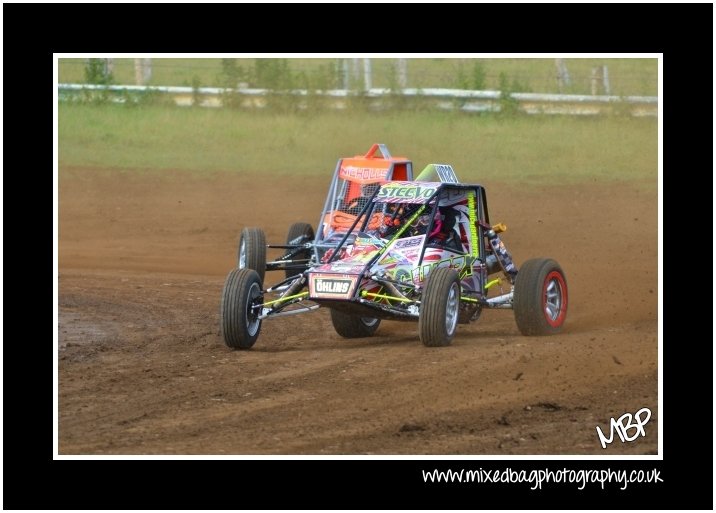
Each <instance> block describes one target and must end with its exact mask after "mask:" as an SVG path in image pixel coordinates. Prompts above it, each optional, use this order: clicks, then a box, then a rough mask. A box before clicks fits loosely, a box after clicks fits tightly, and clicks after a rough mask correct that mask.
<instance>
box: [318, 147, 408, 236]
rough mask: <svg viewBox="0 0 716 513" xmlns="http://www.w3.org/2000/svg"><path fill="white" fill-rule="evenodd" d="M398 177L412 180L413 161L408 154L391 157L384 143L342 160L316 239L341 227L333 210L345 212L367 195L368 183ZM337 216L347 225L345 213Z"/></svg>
mask: <svg viewBox="0 0 716 513" xmlns="http://www.w3.org/2000/svg"><path fill="white" fill-rule="evenodd" d="M395 180H398V181H410V180H413V163H412V161H410V160H408V159H407V158H405V157H394V156H392V155H391V154H390V151H389V150H388V147H387V146H386V145H385V144H381V143H375V144H373V145H372V146H371V147H370V149H369V150H368V151H367V152H366V153H365V154H364V155H356V156H354V157H345V158H341V159H339V160H338V163H337V165H336V169H335V172H334V174H333V181H332V183H331V186H330V188H329V189H328V196H327V198H326V203H325V205H324V207H323V212H322V214H321V218H320V221H319V223H320V224H319V229H318V230H317V237H316V240H317V241H320V240H322V239H323V237H324V236H325V235H326V233H327V230H326V228H328V227H329V226H330V227H332V228H337V227H338V226H336V220H335V219H334V218H333V216H332V215H331V213H333V212H334V211H335V212H338V211H340V210H343V211H344V212H345V210H346V206H347V205H350V204H351V203H352V202H353V200H355V199H357V198H358V199H360V198H362V197H364V196H366V191H369V190H370V189H365V188H364V186H365V185H366V184H383V183H386V182H389V181H395ZM342 213H343V212H342ZM338 218H339V224H341V225H344V224H347V221H346V218H345V217H344V216H342V215H340V214H339V216H338ZM329 220H330V221H329ZM340 227H341V228H344V226H340Z"/></svg>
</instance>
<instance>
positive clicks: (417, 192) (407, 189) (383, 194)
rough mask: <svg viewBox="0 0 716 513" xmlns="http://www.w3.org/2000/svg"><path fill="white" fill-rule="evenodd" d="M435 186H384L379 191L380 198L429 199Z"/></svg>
mask: <svg viewBox="0 0 716 513" xmlns="http://www.w3.org/2000/svg"><path fill="white" fill-rule="evenodd" d="M435 190H436V189H435V188H434V187H421V186H420V185H415V186H397V187H396V186H385V185H384V186H383V187H381V188H380V190H379V191H378V196H377V197H378V198H380V199H383V198H402V199H406V200H418V199H427V198H429V197H430V196H432V195H433V194H434V193H435Z"/></svg>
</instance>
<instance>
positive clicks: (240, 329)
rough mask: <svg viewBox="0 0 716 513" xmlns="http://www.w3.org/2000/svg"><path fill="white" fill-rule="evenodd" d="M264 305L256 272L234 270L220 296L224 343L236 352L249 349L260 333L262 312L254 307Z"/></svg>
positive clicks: (251, 270)
mask: <svg viewBox="0 0 716 513" xmlns="http://www.w3.org/2000/svg"><path fill="white" fill-rule="evenodd" d="M261 303H263V293H262V290H261V279H260V278H259V275H258V274H257V273H256V271H254V270H253V269H238V268H237V269H233V270H232V271H231V272H230V273H229V275H228V276H227V277H226V281H225V282H224V289H223V291H222V292H221V311H220V312H219V316H220V318H221V332H222V334H223V336H224V342H225V343H226V345H227V346H229V347H231V348H233V349H249V348H250V347H251V346H253V345H254V342H256V339H257V338H258V337H259V332H260V331H261V320H260V319H259V318H258V315H259V313H260V311H257V310H255V309H254V308H253V307H254V306H255V305H257V304H261Z"/></svg>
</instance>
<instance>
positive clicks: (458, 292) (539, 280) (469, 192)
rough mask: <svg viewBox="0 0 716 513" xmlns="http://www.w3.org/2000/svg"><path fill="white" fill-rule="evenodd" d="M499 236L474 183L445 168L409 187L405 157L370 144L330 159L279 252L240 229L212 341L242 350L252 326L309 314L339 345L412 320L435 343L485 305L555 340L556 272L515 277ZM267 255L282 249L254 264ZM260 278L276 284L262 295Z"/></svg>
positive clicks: (445, 341) (558, 309) (529, 268)
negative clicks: (271, 276)
mask: <svg viewBox="0 0 716 513" xmlns="http://www.w3.org/2000/svg"><path fill="white" fill-rule="evenodd" d="M379 152H380V155H378V153H379ZM504 230H506V227H505V226H504V225H502V224H497V225H494V226H493V225H491V224H490V218H489V214H488V208H487V196H486V192H485V189H484V187H482V186H481V185H477V184H462V183H459V182H458V180H457V177H456V175H455V172H454V170H453V168H452V167H451V166H450V165H447V164H430V165H428V166H427V167H426V168H425V169H424V170H423V171H422V172H421V173H420V174H419V175H418V176H417V177H416V178H415V179H413V176H412V163H411V162H410V161H409V160H407V159H404V158H394V157H391V155H390V153H389V152H388V150H387V148H386V147H385V146H384V145H380V144H376V145H373V147H372V148H371V150H370V151H369V152H368V153H367V154H366V155H364V156H359V157H354V158H346V159H340V160H339V161H338V164H337V166H336V170H335V172H334V176H333V181H332V183H331V187H330V189H329V192H328V197H327V199H326V203H325V205H324V208H323V212H322V214H321V218H320V220H319V222H318V225H317V230H315V231H314V230H313V227H312V226H311V225H309V224H308V223H295V224H294V225H292V226H291V227H290V229H289V233H288V238H287V243H286V244H284V245H267V244H266V241H265V236H264V233H263V231H262V230H261V229H259V228H245V229H244V230H243V232H242V234H241V238H240V241H239V254H238V267H237V268H235V269H233V270H232V271H231V272H230V273H229V275H228V276H227V278H226V282H225V284H224V288H223V292H222V299H221V311H220V317H221V328H222V333H223V337H224V341H225V342H226V344H227V345H228V346H229V347H232V348H238V349H248V348H250V347H252V346H253V345H254V343H255V342H256V339H257V338H258V336H259V332H260V330H261V323H262V322H263V320H264V319H268V318H272V317H280V316H282V315H293V314H298V313H303V312H310V311H313V310H315V309H317V308H319V307H321V306H323V307H328V308H330V312H331V320H332V323H333V326H334V328H335V330H336V332H337V333H338V334H339V335H341V336H343V337H346V338H356V337H368V336H371V335H373V334H374V333H375V331H376V330H377V329H378V326H379V325H380V321H381V319H392V320H404V321H417V323H418V333H419V336H420V340H421V341H422V342H423V344H425V345H426V346H446V345H449V344H450V342H451V341H452V339H453V337H454V335H455V332H456V329H457V325H458V324H461V323H462V324H466V323H469V322H471V321H475V320H477V319H478V317H479V316H480V313H481V312H482V310H483V309H485V308H491V309H495V308H497V309H513V310H514V314H515V320H516V322H517V327H518V328H519V330H520V331H521V332H522V333H523V334H524V335H548V334H553V333H557V332H559V331H560V330H561V328H562V326H563V324H564V321H565V317H566V314H567V302H568V301H567V299H568V293H567V281H566V279H565V276H564V273H563V272H562V269H561V267H560V266H559V264H558V263H557V262H555V261H554V260H552V259H548V258H535V259H532V260H527V261H526V262H525V263H523V264H522V265H521V266H520V268H519V269H518V268H517V266H516V265H515V263H514V262H513V260H512V257H511V255H510V253H509V251H508V250H507V248H506V247H505V245H504V243H503V242H502V241H501V239H500V237H499V233H501V232H503V231H504ZM267 247H269V248H281V249H284V250H285V251H286V252H285V254H284V255H283V256H281V257H280V258H278V259H276V260H274V261H271V262H266V248H267ZM271 270H281V271H283V272H284V273H285V277H284V279H282V280H281V281H279V282H278V283H276V284H274V285H272V286H270V287H266V286H265V285H264V277H265V272H266V271H271Z"/></svg>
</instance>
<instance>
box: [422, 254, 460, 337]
mask: <svg viewBox="0 0 716 513" xmlns="http://www.w3.org/2000/svg"><path fill="white" fill-rule="evenodd" d="M425 281H426V283H425V288H424V289H423V294H422V297H421V299H420V317H419V319H418V333H419V334H420V341H421V342H422V343H423V344H424V345H426V346H428V347H441V346H449V345H450V342H452V338H453V337H454V336H455V331H457V321H458V317H459V312H460V278H458V275H457V272H455V271H454V270H453V269H448V268H444V267H441V268H439V269H433V270H432V271H430V274H428V277H427V279H426V280H425Z"/></svg>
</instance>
